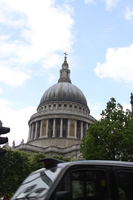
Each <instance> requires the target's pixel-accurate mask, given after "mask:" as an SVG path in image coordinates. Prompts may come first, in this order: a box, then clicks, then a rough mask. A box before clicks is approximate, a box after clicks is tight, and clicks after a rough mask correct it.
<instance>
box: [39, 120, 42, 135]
mask: <svg viewBox="0 0 133 200" xmlns="http://www.w3.org/2000/svg"><path fill="white" fill-rule="evenodd" d="M41 137H42V120H41V121H40V136H39V138H41Z"/></svg>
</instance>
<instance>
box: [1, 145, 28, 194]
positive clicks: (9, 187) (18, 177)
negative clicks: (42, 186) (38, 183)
mask: <svg viewBox="0 0 133 200" xmlns="http://www.w3.org/2000/svg"><path fill="white" fill-rule="evenodd" d="M30 172H31V168H30V165H29V157H28V155H27V154H26V153H24V152H19V151H11V150H10V149H9V150H7V152H6V154H5V155H4V156H2V157H0V183H1V184H0V196H2V195H8V197H9V198H10V197H11V196H12V195H13V193H14V192H15V190H16V189H17V188H18V186H19V185H20V184H21V183H22V181H23V180H24V179H25V178H26V177H27V176H28V174H29V173H30Z"/></svg>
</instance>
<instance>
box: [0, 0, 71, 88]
mask: <svg viewBox="0 0 133 200" xmlns="http://www.w3.org/2000/svg"><path fill="white" fill-rule="evenodd" d="M0 7H1V12H0V25H1V26H3V31H2V32H1V34H0V66H1V67H2V69H3V68H5V70H7V71H8V74H12V76H18V77H21V78H20V79H21V80H20V81H18V80H19V78H18V80H16V82H14V80H13V79H12V81H13V82H12V83H11V81H9V80H8V79H9V77H5V76H4V75H3V73H5V72H4V70H2V72H1V77H3V76H4V78H3V79H2V78H1V80H2V81H4V82H5V83H6V84H10V85H17V84H18V85H20V84H23V83H24V82H25V80H27V79H28V78H30V74H29V72H28V70H27V67H29V68H31V67H32V63H34V64H35V63H38V62H39V63H41V64H42V66H43V67H45V68H47V67H51V66H52V67H53V66H54V65H56V64H57V61H58V59H59V58H58V53H59V52H65V51H69V52H70V51H71V48H72V44H73V42H74V36H73V35H72V33H71V28H72V26H73V20H72V18H71V14H72V9H71V8H69V7H68V6H65V5H64V7H60V6H59V5H58V6H55V3H54V0H47V1H44V0H39V1H37V0H28V1H26V0H19V1H17V0H12V1H10V0H1V1H0ZM8 30H10V31H8ZM57 52H58V53H57ZM48 55H51V57H50V56H48ZM51 58H52V59H51ZM47 63H48V65H46V64H47Z"/></svg>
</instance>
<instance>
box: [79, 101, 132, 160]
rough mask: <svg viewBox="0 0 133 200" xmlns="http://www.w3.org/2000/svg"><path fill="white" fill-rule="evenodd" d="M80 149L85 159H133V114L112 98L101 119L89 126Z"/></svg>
mask: <svg viewBox="0 0 133 200" xmlns="http://www.w3.org/2000/svg"><path fill="white" fill-rule="evenodd" d="M80 147H81V148H80V151H81V153H82V155H83V158H84V159H100V160H125V161H133V116H132V115H131V113H130V111H129V110H127V111H126V112H124V111H123V107H122V106H121V105H120V104H119V103H118V104H116V100H115V99H114V98H111V99H110V101H109V102H108V103H107V107H106V109H105V110H104V111H102V113H101V119H100V120H99V121H95V123H93V124H91V125H90V126H89V129H88V131H87V134H86V136H84V137H83V139H82V142H81V146H80Z"/></svg>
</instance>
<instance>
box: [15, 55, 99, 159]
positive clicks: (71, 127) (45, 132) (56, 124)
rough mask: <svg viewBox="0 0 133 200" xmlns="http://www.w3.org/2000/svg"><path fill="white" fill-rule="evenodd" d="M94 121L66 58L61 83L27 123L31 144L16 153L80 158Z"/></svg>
mask: <svg viewBox="0 0 133 200" xmlns="http://www.w3.org/2000/svg"><path fill="white" fill-rule="evenodd" d="M94 121H95V119H94V118H93V117H92V116H91V115H90V110H89V107H88V106H87V101H86V98H85V96H84V94H83V92H82V91H81V90H80V89H79V88H78V87H76V86H75V85H73V84H72V83H71V79H70V70H69V65H68V63H67V58H66V54H65V59H64V63H63V64H62V68H61V70H60V77H59V80H58V83H57V84H55V85H53V86H51V87H50V88H49V89H47V90H46V92H45V93H44V94H43V96H42V98H41V100H40V103H39V105H38V108H37V113H35V114H33V115H32V116H31V118H30V120H29V122H28V124H29V135H28V142H27V143H26V144H21V145H20V146H18V148H17V149H19V150H25V151H30V152H44V153H45V154H46V155H50V156H51V155H62V156H73V157H74V158H78V157H80V143H81V139H82V137H83V136H84V135H85V134H86V130H87V129H88V127H89V125H90V124H91V123H93V122H94Z"/></svg>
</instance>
